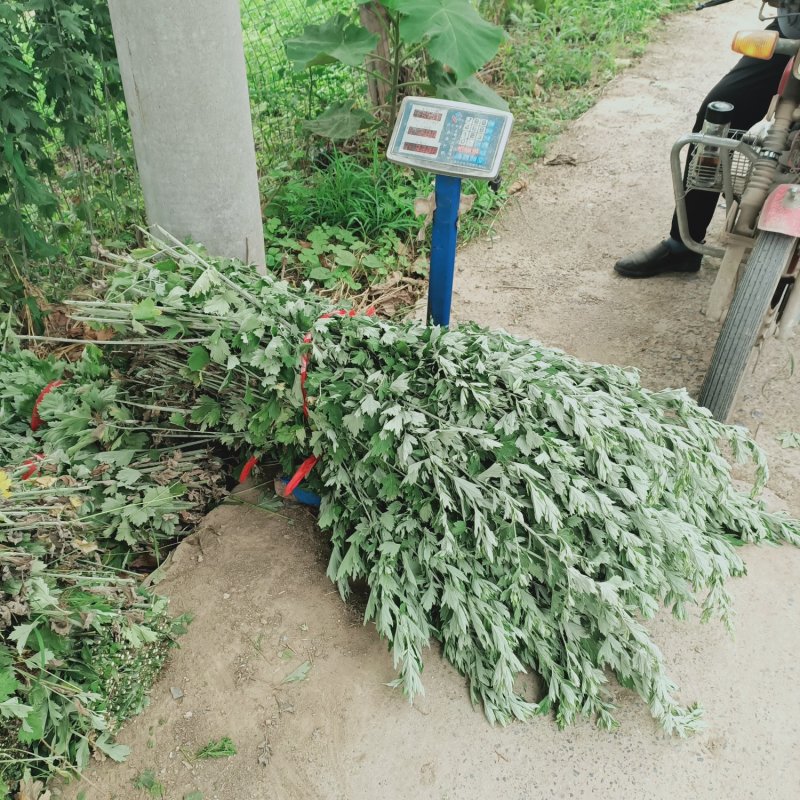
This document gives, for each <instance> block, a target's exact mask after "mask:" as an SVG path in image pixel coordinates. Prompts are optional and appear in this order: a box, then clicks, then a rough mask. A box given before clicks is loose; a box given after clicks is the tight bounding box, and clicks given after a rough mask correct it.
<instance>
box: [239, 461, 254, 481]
mask: <svg viewBox="0 0 800 800" xmlns="http://www.w3.org/2000/svg"><path fill="white" fill-rule="evenodd" d="M256 464H258V459H257V458H256V457H255V456H250V458H248V459H247V462H246V463H245V465H244V466H243V467H242V471H241V473H240V474H239V483H244V482H245V481H246V480H247V479H248V478H249V477H250V473H251V472H252V471H253V467H255V465H256Z"/></svg>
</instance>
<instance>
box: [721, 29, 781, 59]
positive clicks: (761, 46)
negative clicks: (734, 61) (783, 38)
mask: <svg viewBox="0 0 800 800" xmlns="http://www.w3.org/2000/svg"><path fill="white" fill-rule="evenodd" d="M779 38H780V34H779V33H778V31H737V32H736V35H735V36H734V37H733V44H732V45H731V49H732V50H733V52H734V53H741V54H742V55H743V56H750V58H761V59H763V60H764V61H769V60H770V59H771V58H772V56H773V55H774V54H775V47H776V46H777V44H778V39H779Z"/></svg>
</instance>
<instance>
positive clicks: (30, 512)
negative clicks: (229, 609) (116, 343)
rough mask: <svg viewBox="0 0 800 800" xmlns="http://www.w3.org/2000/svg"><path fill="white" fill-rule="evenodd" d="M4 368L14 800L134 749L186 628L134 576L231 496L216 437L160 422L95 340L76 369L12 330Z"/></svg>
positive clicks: (0, 476) (1, 528)
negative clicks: (214, 447) (132, 739)
mask: <svg viewBox="0 0 800 800" xmlns="http://www.w3.org/2000/svg"><path fill="white" fill-rule="evenodd" d="M0 338H3V337H0ZM110 353H111V351H109V354H110ZM0 375H2V376H3V380H2V385H0V752H1V753H2V758H0V796H2V797H5V796H6V794H7V793H9V792H11V787H13V786H14V785H15V784H16V782H17V781H18V780H20V779H22V778H23V777H24V776H25V775H26V774H27V775H29V776H32V777H31V780H33V779H35V778H37V777H42V778H47V777H48V776H49V775H51V774H53V773H61V774H63V773H65V772H67V771H69V770H72V769H77V770H81V769H83V767H85V766H86V764H87V762H88V760H89V757H90V755H91V754H92V753H93V752H94V753H96V754H102V753H104V754H106V755H108V756H110V757H112V758H117V759H119V758H122V757H123V756H124V755H125V753H126V749H125V748H124V747H122V746H120V745H117V744H115V743H114V742H113V734H114V732H115V731H116V729H117V728H118V727H119V725H120V724H121V722H122V721H123V720H124V719H126V718H127V717H129V716H131V715H132V714H135V713H137V712H138V711H139V710H140V709H141V708H142V706H143V704H144V702H145V699H146V697H145V693H146V691H147V690H148V688H149V686H150V685H151V683H152V681H153V679H154V677H155V676H156V675H157V673H158V671H159V669H160V667H161V664H162V663H163V661H164V658H165V657H166V654H167V652H168V650H169V649H170V647H171V645H172V643H173V641H174V637H175V636H176V634H177V633H178V632H180V630H181V625H182V621H181V620H177V621H175V620H171V619H170V617H169V616H168V614H167V607H166V606H167V604H166V600H164V599H163V598H159V597H156V596H155V595H153V594H152V593H151V592H149V591H147V590H145V589H142V587H141V586H140V580H139V579H138V578H137V575H136V574H134V573H132V572H130V571H129V568H130V567H132V566H135V565H136V562H137V561H142V560H143V559H144V561H145V563H147V564H154V563H157V561H158V559H159V557H160V554H161V553H162V551H163V549H164V547H165V546H166V545H170V544H171V543H172V542H174V541H175V540H176V539H177V537H179V536H180V535H181V534H182V533H183V532H186V531H188V530H190V529H191V528H192V526H193V525H194V524H195V523H196V522H197V520H199V519H200V518H201V517H202V514H203V513H204V512H205V511H206V509H207V507H208V505H209V503H210V502H212V501H214V500H218V499H219V498H220V497H221V496H222V494H224V492H225V488H224V486H222V485H221V482H222V481H221V473H220V470H219V469H218V468H217V464H216V460H215V459H214V458H213V457H211V456H210V455H209V452H208V442H209V437H208V435H205V434H202V435H201V434H197V433H196V432H192V431H187V430H185V429H175V428H173V427H171V426H169V425H160V424H158V423H157V422H156V421H153V420H148V418H147V417H148V414H150V412H149V410H148V409H145V408H143V406H142V403H140V402H139V401H137V399H136V395H132V394H131V392H130V391H128V390H127V389H126V388H123V387H122V385H121V384H120V383H119V381H118V380H116V379H115V376H114V373H113V370H112V369H111V367H110V365H109V363H106V358H105V357H104V356H103V354H101V352H100V351H99V350H98V349H97V348H96V347H94V346H92V345H87V346H86V347H85V348H84V350H83V357H82V358H81V359H80V360H79V361H78V362H77V363H69V362H67V361H64V360H61V359H57V358H37V357H36V356H35V355H33V354H32V353H30V352H28V351H25V350H21V349H20V348H18V347H16V346H15V343H14V341H13V338H11V337H5V342H4V344H3V348H2V349H0ZM203 440H205V441H203ZM175 442H177V444H178V445H179V447H176V445H175ZM9 796H10V795H9Z"/></svg>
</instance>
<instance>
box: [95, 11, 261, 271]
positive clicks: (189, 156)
mask: <svg viewBox="0 0 800 800" xmlns="http://www.w3.org/2000/svg"><path fill="white" fill-rule="evenodd" d="M108 5H109V8H110V10H111V22H112V25H113V28H114V39H115V41H116V45H117V56H118V58H119V65H120V70H121V73H122V83H123V87H124V89H125V101H126V103H127V106H128V117H129V119H130V123H131V131H132V133H133V146H134V151H135V153H136V163H137V166H138V168H139V177H140V178H141V182H142V189H143V191H144V201H145V207H146V210H147V219H148V222H149V224H150V225H160V226H161V227H162V228H164V230H166V231H169V232H170V233H171V234H172V235H173V236H177V237H178V238H179V239H185V238H188V237H191V239H193V240H194V241H197V242H202V243H203V244H204V245H205V246H206V247H207V248H208V250H209V252H210V253H211V254H212V255H218V256H226V257H230V258H238V259H241V260H242V261H246V262H249V263H251V264H255V265H256V266H257V267H258V268H259V271H263V270H264V263H265V262H264V235H263V229H262V224H261V204H260V198H259V191H258V175H257V173H256V157H255V145H254V143H253V127H252V121H251V119H250V100H249V96H248V91H247V76H246V73H245V62H244V48H243V45H242V27H241V19H240V16H239V2H238V0H109V3H108Z"/></svg>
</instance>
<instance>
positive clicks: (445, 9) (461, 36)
mask: <svg viewBox="0 0 800 800" xmlns="http://www.w3.org/2000/svg"><path fill="white" fill-rule="evenodd" d="M385 5H387V7H388V8H390V9H392V10H394V11H399V12H400V14H401V15H402V19H401V20H400V37H401V38H402V40H403V41H404V42H406V44H416V43H418V42H425V41H427V48H428V52H429V53H430V56H431V58H433V59H434V60H435V61H440V62H441V63H442V64H446V65H447V66H448V67H450V68H451V69H452V70H453V71H454V72H455V73H456V75H459V76H462V77H465V76H467V75H471V74H472V73H473V72H475V71H476V70H477V69H480V67H482V66H483V65H484V64H485V63H486V62H487V61H489V60H490V59H491V58H492V57H493V56H494V55H495V53H496V52H497V49H498V48H499V47H500V43H501V42H502V41H503V39H504V38H505V33H503V29H502V28H499V27H498V26H497V25H492V23H491V22H487V21H486V20H485V19H483V17H481V15H480V14H479V13H478V12H477V11H476V10H475V7H474V6H473V5H472V3H470V2H469V0H389V2H388V3H386V4H385Z"/></svg>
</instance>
